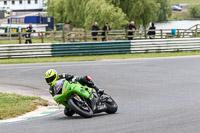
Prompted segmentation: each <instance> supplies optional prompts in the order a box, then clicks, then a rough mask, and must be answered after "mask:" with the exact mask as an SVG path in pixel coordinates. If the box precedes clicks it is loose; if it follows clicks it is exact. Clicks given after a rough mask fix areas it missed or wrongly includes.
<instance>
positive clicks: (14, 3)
mask: <svg viewBox="0 0 200 133" xmlns="http://www.w3.org/2000/svg"><path fill="white" fill-rule="evenodd" d="M0 6H1V7H6V8H10V9H12V10H13V11H42V9H43V0H0Z"/></svg>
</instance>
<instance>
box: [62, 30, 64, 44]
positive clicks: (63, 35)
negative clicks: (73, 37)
mask: <svg viewBox="0 0 200 133" xmlns="http://www.w3.org/2000/svg"><path fill="white" fill-rule="evenodd" d="M62 37H63V43H65V30H64V29H63V33H62Z"/></svg>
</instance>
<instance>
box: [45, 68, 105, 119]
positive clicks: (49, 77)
mask: <svg viewBox="0 0 200 133" xmlns="http://www.w3.org/2000/svg"><path fill="white" fill-rule="evenodd" d="M60 79H66V80H67V81H69V82H79V83H80V84H82V85H84V86H85V85H86V86H88V87H90V88H94V89H95V90H96V92H97V94H98V95H102V94H103V93H104V90H103V89H99V88H98V87H96V86H95V85H94V83H93V81H92V79H91V77H90V76H84V77H77V76H74V75H69V74H65V73H63V74H62V75H58V73H57V71H56V70H54V69H49V70H47V71H46V73H45V80H46V82H47V84H48V85H50V88H49V92H50V94H51V95H52V96H54V95H55V92H54V86H53V85H54V83H55V82H56V81H57V80H60ZM102 108H103V107H102ZM64 113H65V114H66V115H67V116H72V115H73V114H74V111H73V110H71V109H68V108H65V110H64Z"/></svg>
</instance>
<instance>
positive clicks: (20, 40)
mask: <svg viewBox="0 0 200 133" xmlns="http://www.w3.org/2000/svg"><path fill="white" fill-rule="evenodd" d="M18 36H19V44H22V36H21V33H20V32H18Z"/></svg>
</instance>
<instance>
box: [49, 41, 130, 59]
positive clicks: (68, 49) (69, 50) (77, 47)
mask: <svg viewBox="0 0 200 133" xmlns="http://www.w3.org/2000/svg"><path fill="white" fill-rule="evenodd" d="M130 47H131V45H130V41H116V42H83V43H63V44H52V56H67V55H105V54H124V53H131V52H130Z"/></svg>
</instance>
